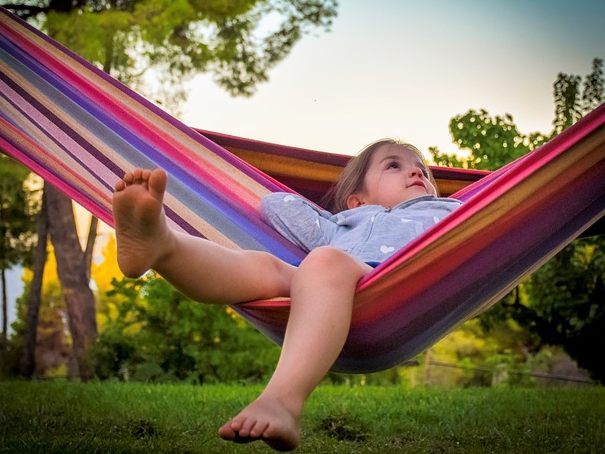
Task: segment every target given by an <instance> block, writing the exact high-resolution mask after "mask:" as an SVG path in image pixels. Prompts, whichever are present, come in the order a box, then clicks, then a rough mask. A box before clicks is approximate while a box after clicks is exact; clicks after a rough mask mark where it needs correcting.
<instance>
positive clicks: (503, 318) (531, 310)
mask: <svg viewBox="0 0 605 454" xmlns="http://www.w3.org/2000/svg"><path fill="white" fill-rule="evenodd" d="M602 67H603V61H602V60H600V59H595V60H594V61H593V65H592V72H591V73H590V74H588V75H587V76H586V78H585V80H584V86H583V88H582V78H581V77H579V76H575V75H568V74H559V75H558V76H557V79H556V81H555V83H554V86H553V90H554V101H555V114H554V120H553V131H552V132H550V133H549V134H542V133H539V132H534V133H531V134H523V133H521V132H520V131H519V130H518V128H517V126H516V125H515V123H514V120H513V117H512V116H511V115H509V114H506V115H504V116H495V117H491V116H490V115H489V114H488V112H486V111H485V110H480V111H475V110H470V111H468V112H467V113H465V114H463V115H460V116H456V117H454V118H453V119H452V121H451V122H450V132H451V134H452V137H453V138H454V142H455V143H456V144H457V145H458V146H459V147H460V149H461V150H464V151H466V152H467V156H466V157H464V158H459V157H458V156H456V155H448V154H442V153H440V152H439V150H437V149H436V148H433V149H431V154H432V155H433V159H434V160H435V162H436V163H437V164H441V165H456V166H459V167H467V168H478V169H489V170H493V169H497V168H500V167H502V166H503V165H506V164H507V163H508V162H510V161H512V160H514V159H516V158H518V157H520V156H522V155H523V154H525V153H527V152H529V151H531V150H533V149H534V148H536V147H538V146H539V145H541V144H542V143H544V142H545V141H546V140H549V139H550V138H552V137H554V136H555V135H557V134H559V133H560V132H561V131H563V130H564V129H565V128H567V127H569V126H571V125H572V124H573V123H575V122H576V121H577V120H579V119H580V118H581V117H582V116H583V115H585V114H587V113H589V112H590V111H591V110H593V109H594V108H595V107H597V106H598V105H599V104H601V103H602V102H603V100H604V99H605V91H604V81H603V70H602ZM604 246H605V239H604V238H603V237H601V238H585V239H581V240H576V241H575V242H573V243H572V244H570V245H569V246H567V248H565V249H564V250H563V251H562V252H560V253H559V255H557V256H556V257H555V258H554V259H552V260H551V261H550V262H548V263H547V264H546V265H545V266H544V267H543V268H542V269H540V270H539V271H538V272H536V273H535V274H534V275H533V276H532V277H531V279H530V281H529V282H528V283H527V284H526V285H523V284H522V285H521V286H520V287H519V288H518V289H517V290H516V291H515V292H514V293H512V294H510V295H508V296H507V297H505V298H504V300H503V302H502V303H501V304H500V305H498V306H496V307H494V308H493V309H492V310H491V311H490V312H488V313H486V314H483V315H482V316H481V317H480V320H481V323H482V326H483V328H484V329H486V330H488V332H490V333H493V332H494V330H497V329H498V327H501V326H503V325H505V324H507V323H510V321H511V320H514V321H516V322H517V323H519V325H520V326H522V327H524V329H525V330H526V334H525V335H524V336H523V337H524V344H525V347H526V353H525V354H524V356H526V357H527V358H528V359H529V358H530V357H531V353H532V352H533V353H535V352H537V351H538V350H539V349H540V348H541V347H543V346H544V345H560V346H562V347H563V348H564V349H565V350H566V351H567V353H569V354H570V355H571V357H572V358H574V359H575V360H576V361H577V362H578V364H579V365H580V366H581V367H584V368H586V369H587V370H589V371H590V372H591V374H592V376H593V378H595V379H597V380H600V381H601V382H603V383H605V367H604V366H603V364H602V361H601V356H602V351H603V348H604V346H605V308H604V307H603V304H602V302H603V301H605V290H604V288H603V287H604V285H603V282H604V280H605V259H604V258H603V253H604V252H603V251H604ZM528 355H530V356H528Z"/></svg>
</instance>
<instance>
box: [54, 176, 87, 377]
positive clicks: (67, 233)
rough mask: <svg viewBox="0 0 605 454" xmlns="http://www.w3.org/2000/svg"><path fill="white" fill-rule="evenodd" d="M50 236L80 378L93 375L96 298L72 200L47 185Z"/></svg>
mask: <svg viewBox="0 0 605 454" xmlns="http://www.w3.org/2000/svg"><path fill="white" fill-rule="evenodd" d="M45 192H46V197H47V199H46V201H47V202H48V214H49V215H48V220H49V230H50V237H51V241H52V243H53V246H54V248H55V256H56V259H57V271H58V274H59V280H60V281H61V287H62V289H63V296H64V298H65V305H66V308H67V316H68V322H69V330H70V332H71V337H72V343H73V352H74V356H75V358H76V362H77V364H78V369H79V376H80V379H81V380H84V381H86V380H88V379H90V378H92V377H93V375H94V365H93V363H92V358H91V357H90V355H89V348H90V347H91V346H92V344H93V342H94V340H95V339H96V337H97V322H96V318H95V301H94V296H93V293H92V291H91V290H90V287H89V285H88V282H89V281H88V278H87V274H88V272H87V271H86V269H87V268H86V262H85V258H84V253H83V252H82V248H81V246H80V242H79V241H78V235H77V233H76V223H75V219H74V215H73V209H72V205H71V201H70V200H69V199H68V198H67V197H65V196H64V195H63V194H61V193H59V191H58V190H56V189H55V188H54V187H52V186H50V185H47V186H46V189H45Z"/></svg>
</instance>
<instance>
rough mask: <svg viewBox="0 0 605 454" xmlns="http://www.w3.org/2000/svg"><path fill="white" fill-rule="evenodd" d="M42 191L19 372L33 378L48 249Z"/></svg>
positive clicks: (45, 211)
mask: <svg viewBox="0 0 605 454" xmlns="http://www.w3.org/2000/svg"><path fill="white" fill-rule="evenodd" d="M45 192H46V191H44V192H43V193H42V208H41V210H40V214H39V215H38V221H37V225H36V233H37V235H38V244H36V249H35V251H34V270H33V272H34V275H33V277H32V282H31V286H30V289H29V294H28V295H27V318H26V319H25V330H24V333H23V351H22V352H21V359H20V361H19V374H20V375H22V376H23V377H26V378H31V377H32V376H33V374H34V370H35V368H36V343H37V342H36V341H37V337H38V315H39V313H40V303H41V302H42V281H43V278H44V267H45V265H46V257H47V254H48V251H47V249H46V243H47V241H48V206H47V205H48V204H47V202H46V195H45Z"/></svg>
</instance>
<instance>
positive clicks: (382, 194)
mask: <svg viewBox="0 0 605 454" xmlns="http://www.w3.org/2000/svg"><path fill="white" fill-rule="evenodd" d="M424 195H437V191H436V190H435V187H434V186H433V184H432V183H431V181H430V180H429V178H428V169H427V168H426V167H425V166H424V164H423V162H422V161H421V160H420V158H419V157H418V156H417V155H416V153H414V152H413V151H410V150H408V149H406V148H404V147H401V146H398V145H392V144H385V145H382V146H381V147H380V148H378V149H377V150H376V151H375V152H374V154H373V155H372V157H371V158H370V164H369V166H368V171H367V173H366V175H365V178H364V185H363V190H362V191H361V192H359V193H357V194H353V195H351V196H349V198H348V199H347V205H348V207H349V208H355V207H358V206H361V205H382V206H384V207H386V208H392V207H394V206H395V205H398V204H399V203H402V202H406V201H408V200H411V199H414V198H416V197H421V196H424Z"/></svg>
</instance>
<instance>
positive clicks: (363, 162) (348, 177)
mask: <svg viewBox="0 0 605 454" xmlns="http://www.w3.org/2000/svg"><path fill="white" fill-rule="evenodd" d="M383 145H389V146H397V147H401V148H403V149H405V150H408V151H411V152H412V153H414V154H415V155H417V156H418V159H420V161H421V162H422V164H423V165H424V167H425V168H426V171H427V174H428V178H429V180H430V181H431V183H433V186H435V188H437V184H436V183H435V180H434V179H433V174H432V173H431V171H430V169H429V166H428V165H427V163H426V160H425V159H424V156H422V153H421V152H420V150H419V149H418V148H416V147H415V146H414V145H411V144H409V143H404V142H400V141H398V140H395V139H381V140H378V141H376V142H373V143H371V144H370V145H368V146H367V147H365V148H364V149H363V150H361V152H360V153H359V154H358V155H357V156H355V157H354V158H353V159H351V160H350V161H349V162H348V163H347V165H346V166H345V168H344V170H343V171H342V173H341V175H340V178H339V180H338V182H337V183H336V184H335V185H334V186H332V188H331V189H330V190H329V191H328V193H327V194H326V195H325V197H324V198H323V200H322V202H323V203H322V204H323V205H324V206H326V208H327V209H328V210H330V211H331V212H332V213H338V212H340V211H344V210H347V209H348V207H347V199H348V198H349V196H351V195H352V194H356V193H358V192H360V191H362V190H363V185H364V180H365V176H366V173H367V171H368V168H369V167H370V161H371V160H372V156H374V153H375V152H376V151H377V150H378V149H379V148H380V147H382V146H383Z"/></svg>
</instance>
